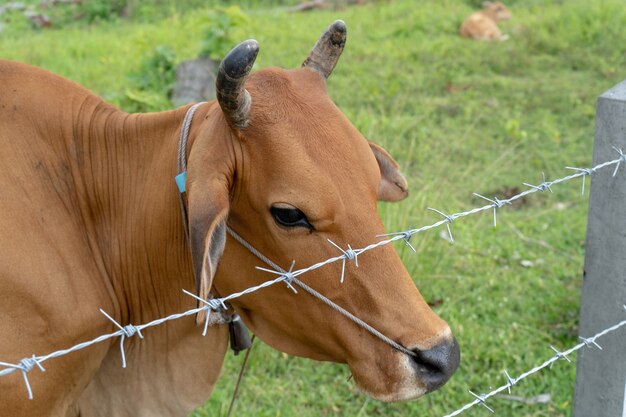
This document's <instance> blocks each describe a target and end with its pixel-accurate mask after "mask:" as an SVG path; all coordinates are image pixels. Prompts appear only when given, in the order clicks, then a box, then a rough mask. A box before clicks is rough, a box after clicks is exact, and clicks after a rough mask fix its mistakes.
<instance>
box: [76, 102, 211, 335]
mask: <svg viewBox="0 0 626 417" xmlns="http://www.w3.org/2000/svg"><path fill="white" fill-rule="evenodd" d="M203 107H207V106H203ZM186 110H187V107H185V108H181V109H177V110H173V111H168V112H162V113H152V114H150V113H148V114H127V113H125V112H122V111H119V110H117V109H115V108H113V107H112V106H109V105H107V104H105V103H103V102H102V101H100V100H99V99H97V98H95V97H87V98H86V99H85V100H84V101H83V102H82V103H81V106H80V107H78V109H77V110H75V111H76V118H77V119H78V122H77V123H75V124H74V125H75V126H78V127H77V129H82V131H78V132H73V133H74V134H73V135H72V139H71V141H70V144H69V145H70V147H71V149H73V151H74V152H76V158H75V160H76V163H77V164H78V167H77V168H78V170H77V172H78V175H76V176H75V178H76V182H77V183H78V184H80V186H81V187H82V188H83V189H82V191H83V198H82V199H81V203H82V204H81V209H82V211H83V216H84V217H85V218H86V219H87V220H88V221H87V222H86V223H87V224H88V227H90V228H93V232H94V233H93V234H92V233H90V235H93V236H95V238H93V240H94V241H93V242H92V244H93V245H95V246H97V248H98V249H99V250H98V252H99V253H100V254H101V256H102V269H103V271H102V272H103V274H105V275H106V276H107V277H108V280H109V282H110V283H111V285H112V289H113V292H114V294H113V295H112V296H113V298H114V300H115V302H116V303H118V304H119V314H120V318H121V320H123V321H124V322H131V323H142V322H145V321H147V320H152V319H154V318H156V317H160V316H162V315H164V314H169V313H171V312H174V311H181V309H183V308H190V307H193V306H195V302H194V301H193V300H191V299H189V297H187V296H184V295H183V294H182V292H181V290H182V289H183V288H185V289H187V290H190V291H193V289H194V279H193V270H192V267H191V258H190V256H189V247H188V245H187V242H186V238H185V235H184V230H183V227H182V221H181V213H180V206H179V202H178V192H177V189H176V185H175V183H174V176H175V175H176V160H177V148H178V134H179V131H180V127H181V121H182V119H183V117H184V114H185V111H186ZM205 113H206V109H203V108H200V109H199V110H198V112H197V114H196V116H195V119H196V121H197V120H198V119H201V118H202V117H203V116H204V114H205ZM198 124H199V123H196V124H195V125H194V126H197V125H198Z"/></svg>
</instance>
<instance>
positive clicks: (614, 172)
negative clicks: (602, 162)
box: [613, 146, 626, 177]
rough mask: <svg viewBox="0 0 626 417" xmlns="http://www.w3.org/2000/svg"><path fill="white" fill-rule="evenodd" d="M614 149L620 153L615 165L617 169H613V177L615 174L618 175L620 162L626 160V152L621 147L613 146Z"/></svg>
mask: <svg viewBox="0 0 626 417" xmlns="http://www.w3.org/2000/svg"><path fill="white" fill-rule="evenodd" d="M613 149H614V150H615V152H617V153H618V154H619V160H618V162H617V165H615V171H613V177H615V175H617V170H618V169H619V166H620V164H621V163H622V162H626V155H624V152H622V150H621V149H620V148H617V147H615V146H613Z"/></svg>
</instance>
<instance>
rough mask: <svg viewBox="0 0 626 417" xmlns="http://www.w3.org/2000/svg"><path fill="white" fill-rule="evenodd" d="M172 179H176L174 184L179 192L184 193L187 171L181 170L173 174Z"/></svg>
mask: <svg viewBox="0 0 626 417" xmlns="http://www.w3.org/2000/svg"><path fill="white" fill-rule="evenodd" d="M174 180H175V181H176V185H177V186H178V191H180V193H181V194H182V193H184V192H185V183H186V182H187V171H183V172H181V173H180V174H178V175H177V176H175V177H174Z"/></svg>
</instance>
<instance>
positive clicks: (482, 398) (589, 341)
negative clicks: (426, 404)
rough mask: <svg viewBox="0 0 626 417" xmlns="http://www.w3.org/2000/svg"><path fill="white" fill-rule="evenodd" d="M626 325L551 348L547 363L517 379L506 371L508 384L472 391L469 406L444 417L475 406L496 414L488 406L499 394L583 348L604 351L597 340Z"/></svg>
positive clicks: (623, 321) (617, 325) (609, 328)
mask: <svg viewBox="0 0 626 417" xmlns="http://www.w3.org/2000/svg"><path fill="white" fill-rule="evenodd" d="M624 309H626V305H625V306H624ZM624 325H626V320H622V321H620V322H619V323H617V324H615V325H613V326H611V327H608V328H606V329H604V330H602V331H601V332H598V333H596V334H595V335H593V336H591V337H587V338H584V337H580V338H579V339H580V340H581V341H582V342H581V343H579V344H577V345H576V346H574V347H572V348H570V349H568V350H565V351H563V352H561V351H559V350H557V349H556V348H555V347H554V346H550V349H552V350H553V351H554V356H552V357H551V358H550V359H548V360H547V361H545V362H543V363H542V364H541V365H538V366H535V367H534V368H532V369H531V370H529V371H526V372H524V373H523V374H521V375H520V376H518V377H517V378H511V376H510V375H509V373H508V372H507V371H506V370H505V371H504V376H505V377H506V380H507V383H506V384H504V385H501V386H499V387H498V388H496V389H494V390H493V391H491V392H489V393H487V394H475V393H473V392H472V391H469V393H470V394H471V395H472V396H474V397H475V398H476V399H475V400H474V401H472V402H469V403H467V404H465V405H464V406H463V407H461V408H459V409H458V410H455V411H453V412H452V413H450V414H446V415H445V416H444V417H454V416H458V415H459V414H461V413H463V412H464V411H466V410H469V409H470V408H472V407H474V406H475V405H479V404H480V405H482V406H483V407H485V408H486V409H487V410H489V411H491V412H492V413H494V411H493V409H491V408H490V407H489V406H488V405H487V400H488V399H489V398H491V397H493V396H495V395H497V394H499V393H501V392H502V391H504V390H508V392H509V394H510V393H511V387H512V386H513V385H515V384H517V383H518V382H519V381H521V380H523V379H525V378H527V377H529V376H531V375H533V374H535V373H537V372H539V371H541V370H543V369H545V368H547V367H550V368H552V366H553V365H554V363H555V362H557V361H559V360H565V361H568V362H571V360H570V359H569V358H568V356H569V355H571V354H572V353H574V352H576V351H578V350H580V349H582V348H583V347H585V346H586V347H588V348H592V347H594V346H595V347H597V348H598V349H600V350H602V347H601V346H600V345H599V344H598V343H597V342H596V340H597V339H598V338H600V337H602V336H604V335H607V334H609V333H611V332H614V331H615V330H617V329H619V328H620V327H622V326H624Z"/></svg>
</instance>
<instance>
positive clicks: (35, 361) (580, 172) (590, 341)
mask: <svg viewBox="0 0 626 417" xmlns="http://www.w3.org/2000/svg"><path fill="white" fill-rule="evenodd" d="M614 150H615V151H616V152H617V153H618V158H617V159H614V160H611V161H607V162H604V163H601V164H598V165H596V166H594V167H592V168H576V167H567V168H568V169H570V170H573V171H575V173H573V174H571V175H568V176H565V177H562V178H558V179H555V180H552V181H546V180H545V175H543V174H542V176H543V181H542V182H541V183H540V184H538V185H533V184H530V183H524V185H526V186H527V187H529V188H528V189H527V190H525V191H523V192H521V193H519V194H516V195H514V196H512V197H510V198H508V199H502V200H501V199H498V198H497V197H494V198H493V199H491V198H488V197H485V196H482V195H480V194H477V193H475V195H476V196H477V197H479V198H481V199H484V200H486V201H487V202H489V203H490V204H487V205H484V206H481V207H476V208H473V209H471V210H468V211H464V212H458V213H453V214H446V213H444V212H442V211H440V210H437V209H434V208H428V210H431V211H434V212H436V213H437V214H439V215H441V216H442V217H443V219H442V220H439V221H437V222H435V223H432V224H429V225H426V226H422V227H420V228H412V229H409V230H406V231H401V232H394V233H388V234H385V235H379V236H377V237H386V239H383V240H381V241H378V242H375V243H372V244H370V245H368V246H365V247H363V248H360V249H353V248H352V247H351V246H350V245H348V246H347V249H342V248H341V247H340V246H338V245H337V244H335V243H334V242H330V241H329V243H330V244H332V245H333V246H335V247H336V249H337V250H338V251H340V252H341V254H340V255H338V256H335V257H332V258H328V259H326V260H324V261H321V262H318V263H316V264H313V265H311V266H309V267H306V268H302V269H297V270H294V269H293V267H294V265H295V262H294V263H292V265H291V268H290V269H289V270H288V271H287V270H284V269H282V268H280V267H279V266H277V265H276V264H274V263H273V262H272V261H271V260H269V259H267V258H265V257H263V255H262V254H256V255H257V256H258V257H259V258H260V259H261V260H263V261H264V262H265V263H267V264H268V265H270V266H272V267H274V268H275V270H269V269H265V268H259V269H262V270H264V271H266V272H269V273H273V274H276V275H278V276H277V277H276V278H274V279H271V280H268V281H265V282H263V283H261V284H259V285H256V286H253V287H249V288H247V289H245V290H243V291H240V292H237V293H233V294H230V295H228V296H225V297H221V298H215V299H210V300H203V299H199V298H198V297H196V296H195V295H194V294H192V293H189V292H187V291H184V290H183V291H184V292H185V293H186V294H187V295H189V296H191V297H193V298H195V299H197V300H199V301H200V302H201V303H202V305H201V306H200V307H196V308H193V309H190V310H187V311H184V312H181V313H176V314H171V315H169V316H167V317H163V318H159V319H156V320H152V321H150V322H148V323H144V324H138V325H133V324H128V325H124V326H123V325H121V324H120V323H118V322H117V321H115V319H113V318H112V317H111V316H110V315H109V314H107V313H106V312H105V311H103V310H100V311H101V312H102V314H103V315H104V316H105V317H106V318H107V319H108V320H110V321H111V322H112V323H113V324H114V325H115V326H116V327H117V328H118V329H119V330H117V331H115V332H112V333H107V334H103V335H101V336H98V337H96V338H94V339H91V340H88V341H85V342H82V343H79V344H77V345H74V346H72V347H69V348H66V349H62V350H57V351H55V352H52V353H48V354H45V355H34V354H33V355H31V356H27V357H24V358H23V359H21V360H20V361H19V362H18V363H8V362H0V366H3V367H4V369H0V377H2V376H5V375H9V374H11V373H13V372H17V371H20V372H21V373H22V376H23V380H24V384H25V387H26V391H27V393H28V398H29V399H30V400H32V399H33V392H32V389H31V386H30V383H29V380H28V373H29V372H30V371H31V370H33V369H34V368H38V369H39V370H40V371H41V372H45V368H44V366H43V364H44V363H45V362H46V361H48V360H50V359H53V358H58V357H60V356H65V355H68V354H70V353H72V352H76V351H78V350H81V349H85V348H88V347H90V346H92V345H95V344H97V343H102V342H105V341H108V340H110V339H114V338H117V337H119V338H120V354H121V359H122V367H126V357H125V353H124V341H125V340H126V338H130V337H133V336H135V335H137V336H138V337H140V338H142V339H143V334H142V331H143V330H145V329H149V328H151V327H155V326H159V325H161V324H163V323H166V322H169V321H172V320H178V319H180V318H183V317H188V316H192V315H195V314H197V313H199V312H201V311H206V312H207V315H206V321H205V325H204V330H203V335H205V334H206V331H207V327H208V325H209V324H210V318H211V312H217V311H220V310H224V309H227V306H226V302H228V301H230V300H233V299H236V298H239V297H242V296H244V295H247V294H251V293H253V292H256V291H259V290H261V289H263V288H267V287H270V286H273V285H275V284H277V283H280V282H283V283H285V284H286V285H287V286H288V287H289V288H290V289H292V290H293V291H296V289H295V288H294V284H295V285H297V286H298V287H300V288H303V289H304V290H305V291H307V292H308V293H310V294H311V295H313V296H315V297H317V298H319V299H320V300H321V301H323V302H325V303H326V304H327V305H329V306H330V307H332V308H335V309H336V310H337V311H339V312H340V313H341V314H343V315H344V316H346V317H348V318H349V319H351V320H353V321H355V322H356V323H357V324H359V325H361V326H362V327H364V328H365V329H366V330H368V331H370V332H371V333H372V334H374V335H375V336H377V337H379V338H381V339H382V340H384V341H385V342H387V343H389V344H391V345H392V346H393V347H394V348H396V349H398V350H400V351H402V352H404V353H408V354H411V353H412V352H411V351H408V350H407V349H406V348H404V347H402V346H400V345H398V344H397V343H396V342H394V341H393V340H391V339H389V338H388V337H386V336H385V335H383V334H382V333H380V332H378V331H377V330H376V329H374V328H372V327H371V326H369V325H367V323H364V322H363V321H362V320H360V319H358V318H357V317H355V316H354V315H352V314H351V313H349V312H347V311H346V310H344V309H343V308H341V307H340V306H338V305H337V304H335V303H334V302H332V301H331V300H329V299H328V298H326V297H324V296H323V295H321V294H320V293H318V292H317V291H315V290H314V289H312V288H311V287H309V286H308V285H306V284H304V283H303V282H301V281H300V280H298V279H297V277H299V276H301V275H303V274H306V273H307V272H310V271H313V270H316V269H319V268H322V267H324V266H326V265H329V264H331V263H335V262H342V270H341V282H343V279H344V274H345V264H346V262H348V261H354V262H355V263H357V265H358V256H359V255H361V254H362V253H364V252H368V251H371V250H373V249H376V248H378V247H381V246H384V245H387V244H390V243H392V242H395V241H399V240H402V241H404V243H405V244H406V245H407V246H408V247H409V248H410V249H412V250H413V251H415V248H414V247H413V246H412V245H411V243H410V238H411V237H412V236H413V235H416V234H418V233H422V232H425V231H427V230H430V229H435V228H438V227H441V226H443V225H445V226H446V228H447V232H448V235H449V237H450V240H451V241H454V240H453V236H452V231H451V228H450V225H451V224H452V223H453V222H454V221H455V220H457V219H460V218H463V217H467V216H470V215H474V214H477V213H480V212H484V211H488V210H492V211H493V222H494V226H495V225H496V224H497V219H496V216H497V210H498V209H500V208H502V207H504V206H506V205H510V204H512V203H513V202H514V201H516V200H519V199H521V198H523V197H525V196H528V195H530V194H533V193H537V192H545V191H550V192H552V188H551V187H552V186H554V185H557V184H561V183H564V182H567V181H571V180H574V179H576V178H582V192H583V193H584V187H585V179H586V177H587V176H591V175H592V174H594V173H596V172H597V171H599V170H602V169H605V168H608V167H613V166H614V171H613V177H614V176H615V175H616V174H617V172H618V169H619V167H620V165H621V164H622V163H626V155H625V154H624V153H623V152H622V150H621V149H617V148H614ZM231 234H232V233H231ZM233 236H234V237H235V239H237V238H238V236H237V235H236V234H234V235H233ZM239 239H241V238H239ZM239 239H237V240H239ZM240 242H241V241H240ZM625 308H626V307H625ZM624 325H626V320H624V321H622V322H620V323H617V324H616V325H614V326H611V327H609V328H607V329H604V330H602V331H600V332H599V333H597V334H596V335H594V336H592V337H589V338H586V339H582V342H581V343H579V344H577V345H576V346H574V347H573V348H571V349H569V350H566V351H563V352H559V351H558V350H556V349H555V348H552V349H553V350H554V351H555V355H554V356H553V357H552V358H551V359H549V360H547V361H545V362H544V363H543V364H541V365H539V366H537V367H535V368H533V369H531V370H530V371H528V372H526V373H524V374H521V375H520V376H518V377H517V378H511V377H510V376H509V375H508V373H506V371H505V375H506V377H507V384H505V385H502V386H501V387H499V388H497V389H495V390H493V391H491V392H489V393H487V394H480V395H478V394H475V393H473V392H471V391H470V393H471V394H472V395H473V396H474V397H475V400H474V401H472V402H470V403H468V404H466V405H465V406H463V407H462V408H460V409H459V410H457V411H455V412H453V413H452V414H448V415H447V416H445V417H452V416H456V415H459V414H461V413H462V412H464V411H465V410H467V409H469V408H471V407H473V406H475V405H478V404H481V405H483V406H485V407H486V408H488V409H489V410H490V411H492V412H493V410H491V408H489V407H488V406H487V404H486V400H487V399H488V398H490V397H493V396H494V395H496V394H498V393H500V392H502V391H504V390H506V389H509V390H510V388H511V387H512V386H513V385H515V384H516V383H517V382H519V381H520V380H522V379H524V378H526V377H528V376H530V375H532V374H534V373H536V372H539V371H540V370H542V369H544V368H546V367H548V366H551V365H552V364H553V363H554V362H556V361H557V360H560V359H563V360H569V359H568V355H570V354H571V353H573V352H575V351H577V350H579V349H581V348H582V347H585V346H596V347H598V348H600V346H599V345H598V344H597V343H596V339H598V338H600V337H602V336H604V335H606V334H607V333H610V332H613V331H615V330H617V329H619V328H621V327H622V326H624ZM366 326H368V327H369V328H368V327H366ZM386 339H387V340H386ZM413 354H414V353H413Z"/></svg>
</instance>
